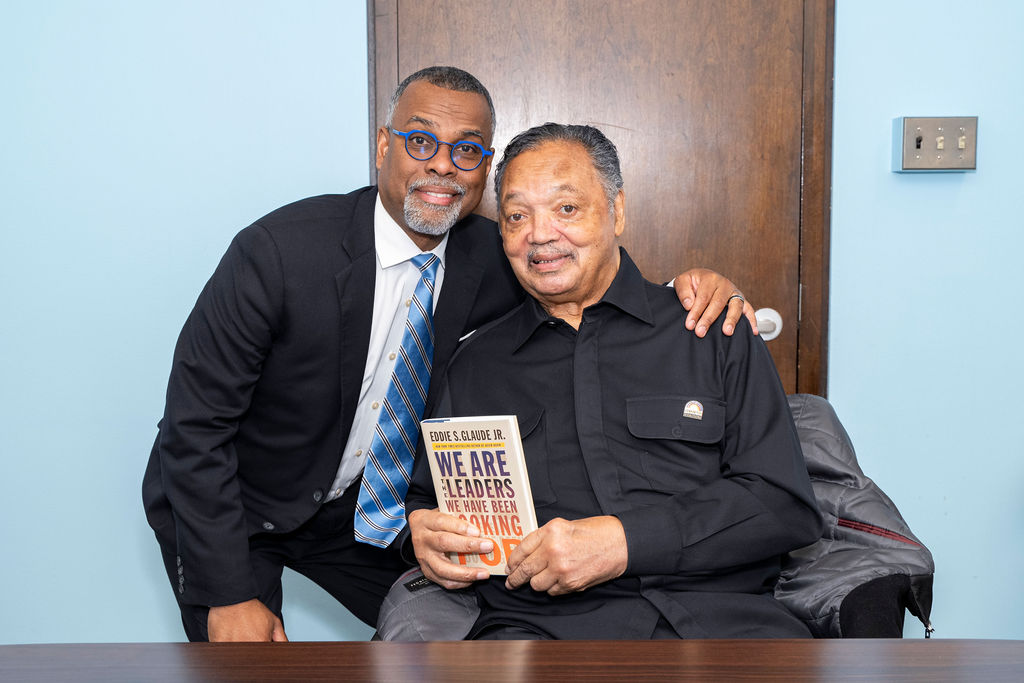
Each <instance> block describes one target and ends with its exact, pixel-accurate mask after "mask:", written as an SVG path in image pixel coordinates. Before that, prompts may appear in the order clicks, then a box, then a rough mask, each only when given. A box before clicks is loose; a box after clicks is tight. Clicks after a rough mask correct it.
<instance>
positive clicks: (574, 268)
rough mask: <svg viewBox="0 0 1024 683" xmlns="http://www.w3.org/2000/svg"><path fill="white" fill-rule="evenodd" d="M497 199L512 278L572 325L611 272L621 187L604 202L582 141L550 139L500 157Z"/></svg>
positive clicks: (620, 220) (621, 223) (615, 265)
mask: <svg viewBox="0 0 1024 683" xmlns="http://www.w3.org/2000/svg"><path fill="white" fill-rule="evenodd" d="M500 204H501V205H500V207H499V210H498V224H499V225H500V227H501V238H502V242H503V244H504V247H505V255H506V256H507V257H508V260H509V262H510V263H511V264H512V270H513V271H514V272H515V274H516V277H517V278H518V279H519V282H520V283H521V284H522V285H523V288H524V289H525V290H526V291H527V292H529V293H530V294H531V295H532V296H533V297H534V298H536V299H537V300H538V301H540V303H541V305H542V306H543V307H544V308H545V310H547V311H548V313H550V314H551V315H555V316H558V317H560V318H563V319H564V320H566V321H567V322H569V323H570V324H573V326H574V327H575V326H577V323H578V322H579V320H580V318H581V316H582V312H583V309H584V308H586V307H587V306H589V305H591V304H594V303H597V301H599V300H600V299H601V297H602V296H603V295H604V293H605V290H607V289H608V286H609V285H610V284H611V283H612V280H614V279H615V274H616V273H617V272H618V269H619V251H618V246H617V241H616V238H617V237H618V236H619V235H621V234H622V231H623V230H624V229H625V225H626V221H625V196H624V195H623V193H622V191H621V190H620V191H619V192H618V194H617V195H616V197H615V201H614V203H613V205H612V206H611V207H609V205H608V196H607V195H606V194H605V188H604V186H603V185H602V184H601V179H600V177H599V175H598V172H597V170H596V169H595V168H594V164H593V162H592V160H591V158H590V155H589V154H588V153H587V151H586V149H584V147H583V145H581V144H579V143H578V142H574V141H565V140H557V141H552V142H546V143H543V144H541V145H539V146H537V147H535V148H533V149H530V150H528V151H525V152H522V153H520V154H519V155H518V156H516V157H515V158H513V159H512V160H511V161H510V162H508V165H507V166H506V168H505V176H504V179H503V181H502V186H501V197H500Z"/></svg>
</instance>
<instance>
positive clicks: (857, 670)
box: [0, 638, 1024, 683]
mask: <svg viewBox="0 0 1024 683" xmlns="http://www.w3.org/2000/svg"><path fill="white" fill-rule="evenodd" d="M755 679H756V680H769V681H790V682H792V681H850V680H857V681H971V682H972V683H973V682H974V681H1015V682H1016V681H1024V641H1015V640H944V639H938V638H935V639H932V640H683V641H667V640H663V641H656V642H646V641H645V642H636V641H628V642H627V641H574V642H573V641H566V642H536V641H509V642H476V643H471V642H460V643H379V642H377V643H366V642H360V643H350V642H346V643H281V644H261V643H222V644H214V645H210V644H183V643H134V644H113V645H110V644H104V645H4V646H0V681H3V682H4V683H13V682H15V681H105V682H111V683H114V682H117V681H175V682H178V681H182V682H186V681H410V682H414V683H420V682H429V681H471V680H475V681H484V682H487V683H491V682H496V681H523V682H524V683H526V682H529V683H533V682H539V681H559V682H561V681H580V680H583V681H631V682H632V681H680V680H699V681H745V680H755Z"/></svg>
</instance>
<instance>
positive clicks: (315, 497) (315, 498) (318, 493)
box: [313, 489, 324, 503]
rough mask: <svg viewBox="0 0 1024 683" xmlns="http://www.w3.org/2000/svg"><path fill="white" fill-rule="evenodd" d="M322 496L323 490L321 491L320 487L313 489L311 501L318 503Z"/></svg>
mask: <svg viewBox="0 0 1024 683" xmlns="http://www.w3.org/2000/svg"><path fill="white" fill-rule="evenodd" d="M323 498H324V492H323V491H321V490H320V489H317V490H316V491H313V502H314V503H319V502H320V501H321V500H323Z"/></svg>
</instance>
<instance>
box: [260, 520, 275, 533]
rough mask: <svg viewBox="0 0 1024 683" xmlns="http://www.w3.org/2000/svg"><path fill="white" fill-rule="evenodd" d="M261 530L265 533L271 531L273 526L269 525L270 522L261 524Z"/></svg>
mask: <svg viewBox="0 0 1024 683" xmlns="http://www.w3.org/2000/svg"><path fill="white" fill-rule="evenodd" d="M263 528H264V529H266V530H267V531H273V530H274V525H273V524H271V523H270V522H263Z"/></svg>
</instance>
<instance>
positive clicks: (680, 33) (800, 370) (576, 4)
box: [369, 0, 834, 395]
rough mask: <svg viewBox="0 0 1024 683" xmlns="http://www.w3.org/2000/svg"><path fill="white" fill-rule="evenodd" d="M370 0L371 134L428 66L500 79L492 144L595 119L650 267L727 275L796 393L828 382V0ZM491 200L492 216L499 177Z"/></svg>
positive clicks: (633, 239) (632, 232)
mask: <svg viewBox="0 0 1024 683" xmlns="http://www.w3.org/2000/svg"><path fill="white" fill-rule="evenodd" d="M369 2H370V11H371V12H372V16H371V22H370V88H371V122H372V129H371V139H372V138H373V134H374V132H375V131H376V128H377V126H379V125H381V123H382V119H383V116H384V114H385V111H386V104H387V99H388V97H389V96H390V94H391V92H392V91H393V90H394V88H395V86H396V85H397V84H398V82H399V80H400V79H401V78H404V77H405V76H407V75H408V74H410V73H412V72H413V71H416V70H417V69H420V68H422V67H424V66H429V65H431V64H451V65H454V66H458V67H461V68H463V69H466V70H467V71H469V72H471V73H473V74H474V75H475V76H477V77H478V78H479V79H480V80H481V82H483V83H484V85H485V86H487V88H488V89H489V90H490V91H491V95H492V97H493V98H494V104H495V109H496V111H497V119H498V125H497V131H496V134H495V140H494V147H495V153H496V155H497V156H496V157H495V158H496V159H497V158H500V155H501V153H502V150H503V149H504V146H505V144H507V142H508V141H509V139H510V138H511V137H512V136H513V135H515V134H516V133H517V132H519V131H522V130H524V129H525V128H528V127H530V126H533V125H537V124H540V123H544V122H545V121H556V122H559V123H587V124H591V125H594V126H597V127H599V128H600V129H601V130H603V131H604V132H605V134H606V135H608V137H609V138H610V139H611V140H612V141H613V142H614V143H615V144H616V146H617V147H618V148H619V154H620V157H621V158H622V168H623V178H624V180H625V192H626V207H627V226H626V233H625V235H624V236H623V240H622V241H623V244H624V246H625V247H626V249H627V250H628V251H629V252H630V254H631V255H632V256H633V258H634V260H635V261H636V262H637V264H638V265H639V266H640V268H641V270H642V271H643V273H644V275H645V276H646V277H647V278H648V279H651V280H655V281H664V280H667V279H669V278H670V277H672V276H673V275H674V274H676V273H677V272H679V271H680V270H682V269H684V268H686V267H690V266H694V265H700V266H706V267H709V268H713V269H715V270H717V271H719V272H721V273H725V274H726V275H728V276H729V277H730V278H732V279H733V281H734V282H736V283H738V284H739V286H740V287H741V289H742V290H743V291H744V293H745V294H746V295H747V297H748V298H749V299H750V300H751V301H752V302H754V304H755V305H757V306H758V307H771V308H774V309H776V310H777V311H779V313H780V314H781V316H782V319H783V329H782V333H781V334H780V336H779V337H778V338H776V339H774V340H772V341H770V342H768V347H769V348H770V349H771V351H772V355H773V357H774V359H775V363H776V366H777V367H778V370H779V375H780V376H781V377H782V381H783V385H784V386H785V388H786V391H787V392H795V391H805V392H810V393H819V394H823V395H824V393H825V353H826V347H825V342H826V323H827V311H828V297H827V281H828V278H827V267H828V194H829V193H828V189H829V168H830V165H831V159H830V153H831V149H830V137H831V79H832V60H831V52H832V34H833V28H832V22H833V15H834V3H833V1H832V0H771V1H770V2H765V1H763V0H691V1H680V0H648V1H640V0H633V1H630V0H607V1H606V0H555V1H553V0H517V1H515V2H482V1H481V2H474V1H470V0H435V1H433V2H424V1H422V0H369ZM372 148H373V147H372V143H371V149H372ZM372 159H373V155H372V154H371V165H372ZM372 174H373V169H372V168H371V177H373V175H372ZM478 211H479V212H480V213H482V214H485V215H487V216H490V217H491V218H493V217H494V216H495V201H494V195H493V189H489V191H488V192H487V193H486V194H485V195H484V201H483V202H482V203H481V206H480V208H479V209H478Z"/></svg>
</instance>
